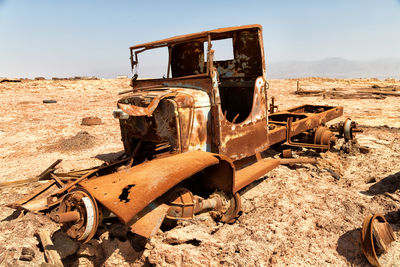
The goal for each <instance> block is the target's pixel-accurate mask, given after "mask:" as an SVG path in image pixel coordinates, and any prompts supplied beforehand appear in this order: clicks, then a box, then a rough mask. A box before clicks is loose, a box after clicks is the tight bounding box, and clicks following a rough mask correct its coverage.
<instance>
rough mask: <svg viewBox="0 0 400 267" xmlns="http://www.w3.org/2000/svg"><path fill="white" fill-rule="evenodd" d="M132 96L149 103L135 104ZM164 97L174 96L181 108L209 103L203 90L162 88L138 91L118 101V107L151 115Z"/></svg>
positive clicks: (131, 112) (133, 113)
mask: <svg viewBox="0 0 400 267" xmlns="http://www.w3.org/2000/svg"><path fill="white" fill-rule="evenodd" d="M131 98H142V99H145V100H146V101H147V102H149V104H148V105H147V106H138V105H134V104H132V103H129V99H131ZM164 98H174V99H175V101H176V102H177V104H178V107H180V108H185V107H195V106H204V105H209V97H208V95H207V93H205V92H203V91H201V90H195V89H186V88H160V89H158V90H152V91H140V92H136V93H134V94H132V95H130V96H128V97H125V98H123V99H121V100H120V101H118V107H119V108H120V109H121V110H122V111H124V112H125V113H126V114H128V115H130V116H151V115H152V114H153V112H154V110H155V109H156V108H157V106H158V104H159V103H160V101H161V100H162V99H164ZM128 103H129V104H128Z"/></svg>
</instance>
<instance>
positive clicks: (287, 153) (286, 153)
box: [282, 148, 293, 158]
mask: <svg viewBox="0 0 400 267" xmlns="http://www.w3.org/2000/svg"><path fill="white" fill-rule="evenodd" d="M282 158H293V152H292V150H291V149H290V148H289V149H285V150H283V151H282Z"/></svg>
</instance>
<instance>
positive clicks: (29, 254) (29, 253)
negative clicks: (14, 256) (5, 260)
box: [19, 247, 35, 261]
mask: <svg viewBox="0 0 400 267" xmlns="http://www.w3.org/2000/svg"><path fill="white" fill-rule="evenodd" d="M33 257H35V251H33V249H31V248H28V247H23V248H22V251H21V256H20V257H19V260H21V261H31V260H33Z"/></svg>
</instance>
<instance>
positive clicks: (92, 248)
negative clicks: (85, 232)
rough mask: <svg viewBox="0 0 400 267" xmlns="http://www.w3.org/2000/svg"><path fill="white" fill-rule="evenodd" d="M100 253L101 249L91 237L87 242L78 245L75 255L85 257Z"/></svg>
mask: <svg viewBox="0 0 400 267" xmlns="http://www.w3.org/2000/svg"><path fill="white" fill-rule="evenodd" d="M102 253H103V251H102V249H101V246H100V245H99V244H97V243H96V241H94V240H93V239H92V240H90V241H89V242H88V243H86V244H81V245H80V248H79V250H78V252H77V255H79V256H85V257H94V256H100V255H102Z"/></svg>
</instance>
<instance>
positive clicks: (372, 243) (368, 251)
mask: <svg viewBox="0 0 400 267" xmlns="http://www.w3.org/2000/svg"><path fill="white" fill-rule="evenodd" d="M395 240H396V236H395V235H394V233H393V230H392V228H391V227H390V224H389V223H388V222H387V221H386V219H385V218H384V217H383V216H382V215H380V214H375V215H368V216H367V217H365V219H364V221H363V224H362V232H361V246H362V251H363V253H364V255H365V257H366V258H367V260H368V262H369V263H370V264H372V265H373V266H378V267H380V266H382V265H381V264H380V262H379V259H378V256H379V255H380V254H382V253H386V251H387V250H388V248H389V245H390V243H392V242H393V241H395Z"/></svg>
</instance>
